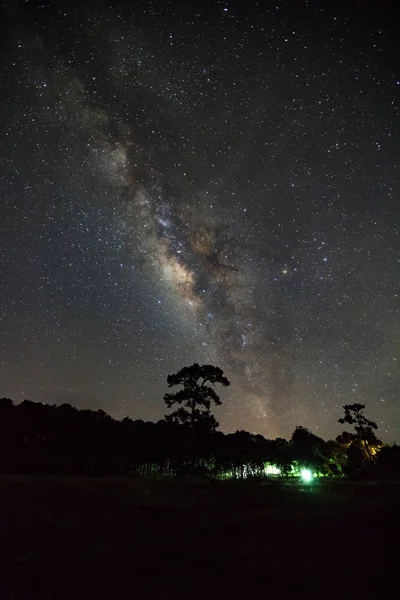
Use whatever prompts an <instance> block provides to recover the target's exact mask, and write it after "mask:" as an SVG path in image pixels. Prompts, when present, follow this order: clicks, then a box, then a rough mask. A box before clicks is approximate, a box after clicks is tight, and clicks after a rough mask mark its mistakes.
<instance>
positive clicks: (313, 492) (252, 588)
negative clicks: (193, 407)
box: [0, 475, 400, 600]
mask: <svg viewBox="0 0 400 600" xmlns="http://www.w3.org/2000/svg"><path fill="white" fill-rule="evenodd" d="M399 500H400V485H398V484H394V483H393V484H390V483H387V484H373V483H371V484H349V483H344V482H323V483H322V482H319V483H316V484H313V485H308V486H307V485H301V484H297V485H282V484H280V483H271V484H267V485H262V484H261V483H260V482H253V483H250V482H232V481H231V482H228V481H225V482H224V481H211V482H209V481H199V480H197V481H194V480H190V479H185V478H182V479H181V480H178V479H176V480H169V481H166V480H164V481H154V480H143V479H109V478H108V479H101V478H98V479H97V478H93V479H90V478H76V477H61V476H59V477H56V476H45V475H38V476H32V475H31V476H23V475H19V476H11V475H3V476H1V477H0V528H1V529H0V536H1V544H2V549H3V552H2V560H1V570H0V600H3V599H4V600H6V599H10V600H11V599H13V600H20V599H24V600H25V599H31V598H35V599H36V598H38V599H43V600H44V599H47V600H50V599H53V598H54V599H57V600H59V599H60V600H61V599H64V598H68V599H70V600H74V599H88V598H96V599H100V598H113V599H114V598H115V599H122V598H139V599H140V598H155V599H163V600H167V599H170V598H171V599H177V598H188V599H189V600H193V599H195V598H210V599H212V598H221V599H222V598H242V597H244V596H245V597H246V596H249V595H255V594H257V596H258V597H260V598H261V597H263V598H264V597H265V598H266V597H268V595H269V594H271V593H274V594H275V595H276V596H277V595H278V593H279V597H284V598H286V597H289V595H287V594H289V593H290V596H292V595H294V594H295V595H296V596H300V597H302V596H303V595H305V594H306V595H307V597H310V596H313V594H314V593H315V595H316V596H319V597H324V598H328V597H329V598H330V597H341V598H345V599H346V598H350V597H353V598H361V597H362V598H366V597H375V593H376V592H378V593H379V595H381V597H386V593H385V592H384V590H385V589H386V585H387V584H388V582H389V579H390V577H391V574H392V573H393V574H394V576H395V575H396V574H397V573H396V571H395V569H396V561H397V554H396V552H395V550H396V549H397V548H396V542H397V540H398V535H399V527H398V522H397V507H398V506H399ZM393 589H395V588H393ZM382 594H383V596H382Z"/></svg>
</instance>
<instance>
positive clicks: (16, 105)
mask: <svg viewBox="0 0 400 600" xmlns="http://www.w3.org/2000/svg"><path fill="white" fill-rule="evenodd" d="M371 11H372V12H371V15H370V17H369V18H368V19H367V21H365V20H363V21H362V22H361V21H360V20H358V19H357V18H356V15H351V14H347V13H346V11H343V10H341V9H340V10H339V9H338V8H337V10H333V9H330V8H329V7H324V6H323V5H315V6H313V5H312V3H306V4H297V3H296V6H294V5H293V6H291V8H290V11H289V10H288V7H287V5H286V4H285V3H282V4H275V3H274V4H271V5H268V6H265V7H263V6H261V5H258V6H256V7H252V8H251V10H250V9H249V6H247V3H229V4H227V3H222V2H216V3H214V4H212V5H210V6H207V7H206V8H205V9H204V10H202V11H200V10H198V9H195V8H191V7H189V6H187V7H185V9H184V10H183V9H182V8H181V7H178V6H175V5H174V3H168V4H165V3H161V2H151V3H149V4H147V5H146V4H141V3H139V4H138V5H137V6H136V5H135V6H133V5H132V6H131V5H129V3H128V4H127V5H121V6H119V7H118V8H116V7H115V8H113V7H111V6H109V5H108V4H106V3H101V2H100V3H98V5H96V7H95V6H94V5H91V6H90V7H89V6H88V7H86V6H85V4H84V3H82V7H81V8H79V9H77V10H76V11H75V10H74V11H72V10H71V9H70V6H69V3H67V2H65V3H64V4H63V5H62V6H61V8H60V10H57V11H56V10H53V9H52V8H51V7H48V6H45V5H43V6H42V7H41V10H36V11H35V10H34V9H33V8H31V6H30V3H26V5H24V7H23V9H21V19H20V20H19V21H18V22H17V21H15V22H14V21H13V19H12V17H10V27H9V28H8V31H7V33H6V36H5V39H4V41H3V44H4V51H3V53H2V67H1V74H0V76H1V81H0V84H1V88H0V89H1V90H2V92H1V93H2V95H3V96H2V105H3V111H2V115H1V119H2V120H1V124H2V131H3V132H4V144H3V145H2V146H1V148H0V161H1V164H2V167H3V168H2V175H1V179H0V190H1V196H2V198H3V204H4V215H3V218H2V222H1V224H0V226H1V227H2V235H1V238H0V252H1V262H0V269H1V273H0V274H1V280H2V288H1V290H0V299H1V301H0V307H1V311H0V327H1V329H0V331H1V334H2V335H1V342H0V385H1V387H2V390H1V392H0V393H2V394H3V395H9V396H11V397H14V398H15V399H16V400H20V399H22V397H23V396H29V397H30V398H31V399H34V400H42V401H50V402H62V401H68V402H71V403H74V404H76V405H78V406H82V407H83V406H85V407H86V406H89V407H93V408H98V407H102V408H104V409H105V410H108V411H109V412H110V413H111V414H113V415H117V416H126V415H129V416H131V417H133V418H139V417H140V418H145V419H158V418H161V417H162V415H163V410H164V407H163V404H162V396H163V392H164V390H165V382H166V375H167V374H168V373H169V372H171V371H174V370H176V369H179V368H180V367H182V366H184V365H185V364H191V363H193V362H195V361H196V362H203V361H204V362H211V363H215V364H217V365H218V366H220V367H222V368H223V369H224V370H225V372H226V374H227V376H228V377H229V378H230V379H231V381H232V385H231V387H230V388H229V390H228V391H227V392H226V396H225V397H224V398H223V400H224V404H223V405H222V407H221V408H220V409H219V413H218V415H217V416H218V420H219V421H220V423H221V426H222V428H223V429H225V430H235V429H247V430H249V431H256V432H260V433H262V434H264V435H265V436H267V437H274V436H276V435H282V436H289V435H290V434H291V431H292V430H293V429H294V427H295V426H296V425H298V424H302V425H305V426H306V427H309V428H310V429H312V430H313V429H314V430H316V429H317V430H318V434H319V435H324V436H325V437H328V436H331V435H336V434H337V433H338V428H337V423H336V421H337V418H338V416H339V414H340V412H341V408H340V407H341V405H343V404H345V403H348V402H353V401H360V402H362V403H365V402H366V403H367V405H368V413H369V414H370V416H371V418H374V419H376V420H377V421H378V422H379V426H380V431H379V433H380V434H381V437H382V438H383V439H387V440H389V441H391V440H392V439H396V437H397V439H399V430H398V428H399V416H400V415H399V411H398V406H397V404H396V398H397V394H398V385H399V379H398V375H397V371H396V358H397V356H398V353H399V335H398V326H397V323H398V308H399V303H398V295H397V294H398V284H399V280H398V273H399V265H398V260H397V254H396V252H398V243H397V242H396V240H397V238H396V235H398V230H397V228H396V223H397V224H398V221H396V204H395V201H396V198H397V196H398V191H399V176H398V174H399V164H398V149H397V146H396V141H397V139H398V136H399V131H398V128H399V123H400V120H399V116H400V114H399V113H400V109H399V107H400V103H399V89H400V88H399V82H398V77H396V69H395V64H394V59H393V56H394V53H393V48H394V47H395V44H396V41H395V40H396V33H395V30H394V28H393V23H392V20H391V18H390V15H385V14H383V13H382V12H381V11H377V13H376V14H375V12H374V11H373V9H371Z"/></svg>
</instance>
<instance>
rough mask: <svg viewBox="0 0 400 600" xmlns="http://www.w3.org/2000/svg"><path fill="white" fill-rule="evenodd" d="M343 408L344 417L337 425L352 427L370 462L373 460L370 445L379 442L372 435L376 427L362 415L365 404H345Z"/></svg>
mask: <svg viewBox="0 0 400 600" xmlns="http://www.w3.org/2000/svg"><path fill="white" fill-rule="evenodd" d="M343 408H344V417H342V418H340V419H338V421H339V423H342V424H344V423H348V424H349V425H354V430H355V432H356V438H358V440H359V441H360V442H361V445H362V446H364V448H365V451H366V453H367V455H368V458H369V460H371V459H372V458H373V456H372V452H371V445H372V444H374V443H378V442H379V440H378V438H377V437H376V435H375V433H374V429H378V425H377V424H376V423H374V421H370V420H369V419H367V417H366V416H365V415H364V413H363V411H364V408H365V404H357V403H355V404H345V405H344V406H343Z"/></svg>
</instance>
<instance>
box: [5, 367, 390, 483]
mask: <svg viewBox="0 0 400 600" xmlns="http://www.w3.org/2000/svg"><path fill="white" fill-rule="evenodd" d="M167 383H168V386H169V387H175V386H179V389H178V391H176V392H174V393H167V394H166V395H165V397H164V400H165V403H166V405H167V407H168V408H171V407H175V406H177V408H175V410H174V411H173V412H172V413H170V414H167V415H166V417H165V418H164V419H162V420H160V421H158V422H157V423H153V422H144V421H142V420H136V421H133V420H132V419H130V418H128V417H126V418H124V419H123V420H121V421H120V420H116V419H113V418H112V417H111V416H110V415H108V414H106V413H105V412H104V411H103V410H97V411H92V410H78V409H76V408H74V407H72V406H71V405H69V404H62V405H61V406H56V405H48V404H43V403H40V402H32V401H29V400H24V401H23V402H22V403H20V404H18V405H15V404H14V403H13V401H12V400H11V399H9V398H2V399H0V471H2V472H24V473H26V472H31V473H38V472H42V473H65V474H73V475H91V476H129V475H153V476H154V475H158V476H175V475H180V474H187V473H198V474H208V475H210V476H214V477H234V478H244V477H264V476H266V475H267V474H268V473H269V472H271V471H272V472H273V473H277V472H278V471H279V473H280V474H281V475H283V476H289V475H290V474H292V473H293V472H294V471H295V469H296V468H307V469H310V470H312V471H313V472H315V473H316V474H319V475H325V476H335V477H338V476H349V477H356V476H357V477H358V476H364V477H372V478H374V479H379V478H380V479H388V478H390V479H399V475H400V448H399V447H398V446H384V445H383V444H382V443H381V442H380V441H379V439H378V438H377V437H376V434H375V430H376V429H377V426H376V423H374V422H373V421H370V420H369V419H367V418H366V417H365V415H364V408H365V406H364V405H361V404H352V405H345V406H344V416H343V417H342V418H340V419H339V422H340V423H343V424H348V425H350V426H352V427H353V431H352V432H344V433H343V434H341V435H339V436H338V437H337V438H336V439H334V440H328V441H325V440H323V439H322V438H320V437H318V436H316V435H314V434H313V433H312V432H310V431H309V430H308V429H306V428H305V427H302V426H298V427H296V429H295V431H294V432H293V435H292V437H291V439H290V440H285V439H283V438H277V439H275V440H268V439H266V438H264V437H263V436H262V435H253V434H251V433H248V432H246V431H237V432H236V433H231V434H224V433H222V432H220V431H218V430H217V427H218V423H217V421H216V419H215V417H214V415H213V414H212V412H211V406H212V404H217V405H218V404H220V403H221V400H220V398H219V396H218V394H217V393H216V391H215V386H216V385H217V384H220V385H223V386H228V385H229V381H228V379H227V378H226V377H225V376H224V374H223V371H222V370H221V369H219V368H218V367H214V366H212V365H198V364H194V365H192V366H191V367H185V368H184V369H182V370H181V371H179V372H178V373H175V374H173V375H169V376H168V378H167ZM268 467H269V469H268Z"/></svg>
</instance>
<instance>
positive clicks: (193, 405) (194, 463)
mask: <svg viewBox="0 0 400 600" xmlns="http://www.w3.org/2000/svg"><path fill="white" fill-rule="evenodd" d="M194 410H195V402H194V400H193V403H192V469H193V470H194V469H195V468H196V432H195V423H194Z"/></svg>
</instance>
